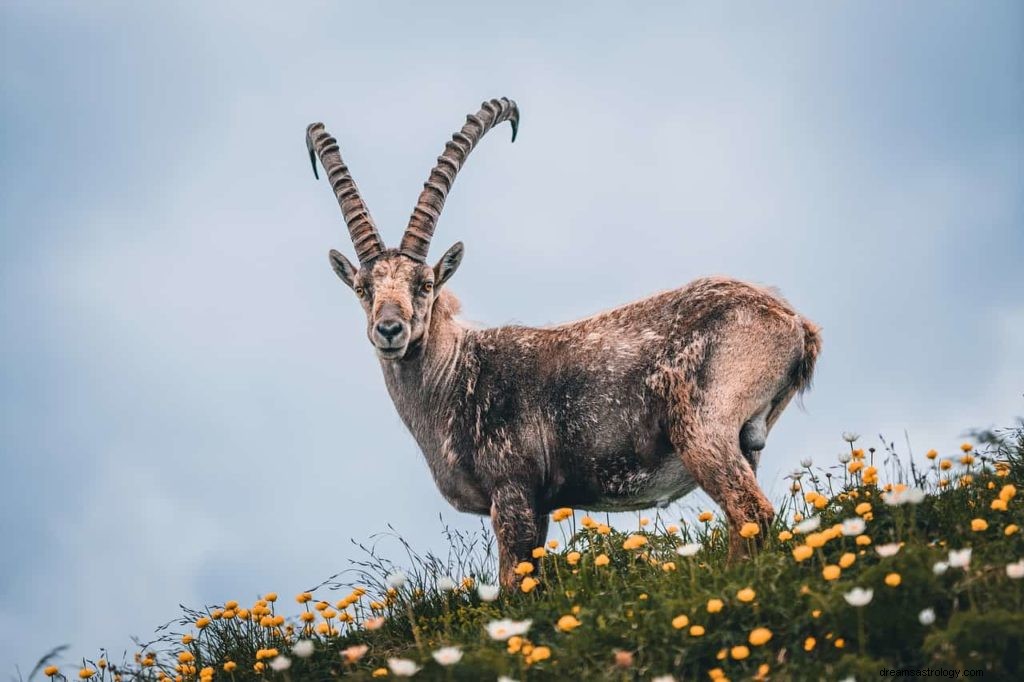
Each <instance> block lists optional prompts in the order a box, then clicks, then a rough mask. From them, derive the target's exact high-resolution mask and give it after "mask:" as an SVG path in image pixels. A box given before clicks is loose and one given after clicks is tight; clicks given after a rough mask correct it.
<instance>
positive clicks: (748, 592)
mask: <svg viewBox="0 0 1024 682" xmlns="http://www.w3.org/2000/svg"><path fill="white" fill-rule="evenodd" d="M755 597H757V592H754V590H753V589H752V588H749V587H744V588H743V589H742V590H740V591H739V592H737V593H736V598H737V599H739V600H740V601H741V602H744V603H749V602H752V601H754V598H755Z"/></svg>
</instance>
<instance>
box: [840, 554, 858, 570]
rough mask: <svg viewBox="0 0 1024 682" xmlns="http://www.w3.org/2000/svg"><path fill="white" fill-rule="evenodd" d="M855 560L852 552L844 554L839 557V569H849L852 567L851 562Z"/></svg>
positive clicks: (855, 556) (855, 557)
mask: <svg viewBox="0 0 1024 682" xmlns="http://www.w3.org/2000/svg"><path fill="white" fill-rule="evenodd" d="M856 560H857V555H856V554H854V553H853V552H846V553H844V554H843V555H842V556H841V557H839V568H849V567H850V566H853V562H855V561H856Z"/></svg>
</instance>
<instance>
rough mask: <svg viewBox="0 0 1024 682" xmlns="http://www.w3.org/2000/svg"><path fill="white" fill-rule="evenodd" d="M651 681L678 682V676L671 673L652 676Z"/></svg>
mask: <svg viewBox="0 0 1024 682" xmlns="http://www.w3.org/2000/svg"><path fill="white" fill-rule="evenodd" d="M651 682H676V678H674V677H672V676H671V675H658V676H657V677H652V678H651Z"/></svg>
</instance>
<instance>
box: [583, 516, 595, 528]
mask: <svg viewBox="0 0 1024 682" xmlns="http://www.w3.org/2000/svg"><path fill="white" fill-rule="evenodd" d="M580 525H581V526H583V527H584V528H597V521H595V520H594V519H592V518H591V517H589V516H584V517H583V518H582V519H580Z"/></svg>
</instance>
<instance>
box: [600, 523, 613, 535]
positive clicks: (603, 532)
mask: <svg viewBox="0 0 1024 682" xmlns="http://www.w3.org/2000/svg"><path fill="white" fill-rule="evenodd" d="M611 532H612V528H611V526H606V525H604V524H603V523H602V524H600V525H599V526H598V527H597V534H598V535H608V534H609V533H611Z"/></svg>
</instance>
